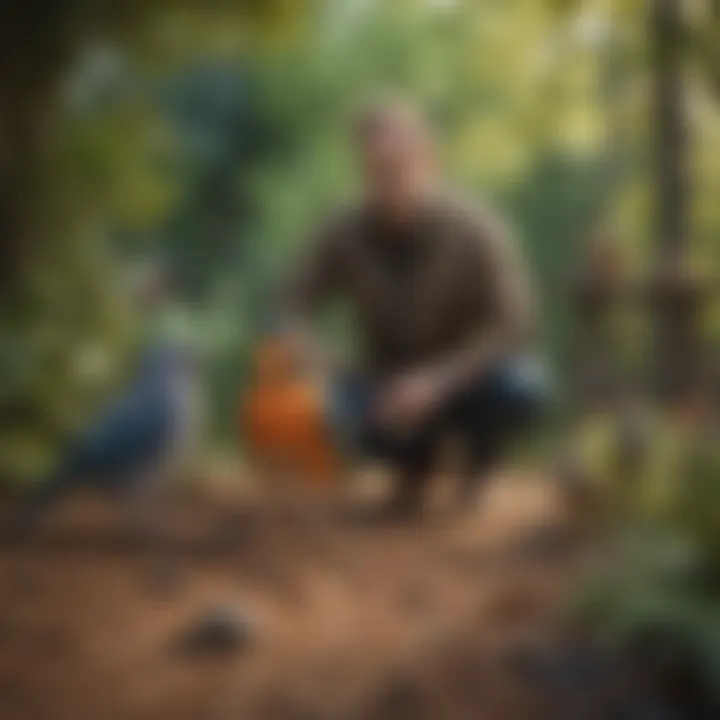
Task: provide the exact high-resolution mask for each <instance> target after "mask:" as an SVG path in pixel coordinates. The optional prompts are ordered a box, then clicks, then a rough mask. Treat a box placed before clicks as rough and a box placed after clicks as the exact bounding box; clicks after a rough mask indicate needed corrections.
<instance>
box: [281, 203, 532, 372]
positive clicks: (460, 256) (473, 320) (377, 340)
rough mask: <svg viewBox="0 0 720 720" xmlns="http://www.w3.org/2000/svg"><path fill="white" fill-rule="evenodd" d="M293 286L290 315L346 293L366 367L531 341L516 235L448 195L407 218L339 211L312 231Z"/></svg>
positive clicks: (385, 368)
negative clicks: (396, 221) (394, 222)
mask: <svg viewBox="0 0 720 720" xmlns="http://www.w3.org/2000/svg"><path fill="white" fill-rule="evenodd" d="M289 295H290V311H291V313H292V314H294V315H295V316H298V315H300V316H306V315H307V314H308V313H310V312H311V311H313V310H314V309H315V308H316V307H317V306H318V305H319V304H321V303H324V302H325V301H328V300H330V299H333V298H338V299H342V300H345V301H348V302H349V304H350V307H351V308H352V310H353V312H354V314H355V316H356V318H357V323H358V327H357V331H358V335H359V340H360V344H361V348H362V351H363V359H364V361H365V363H366V367H367V369H369V370H371V371H377V372H381V373H384V372H394V371H396V370H401V369H403V368H405V367H408V366H412V365H417V364H420V363H423V362H427V361H433V360H440V361H442V360H443V359H445V358H447V357H449V356H452V354H453V353H461V352H464V351H466V350H468V351H470V349H471V348H472V346H473V345H478V346H481V345H483V344H487V345H492V346H493V349H492V350H491V351H490V354H491V355H492V354H493V353H494V354H498V355H508V354H511V353H513V352H516V351H517V350H518V349H519V347H520V346H522V345H524V344H526V343H527V341H528V339H529V336H530V331H531V329H532V324H533V323H532V302H531V293H530V291H529V284H528V280H527V277H526V274H525V271H524V268H523V266H522V263H521V262H520V259H519V257H518V254H517V252H516V250H515V247H514V243H513V240H512V238H511V237H510V236H509V234H508V233H507V232H506V230H505V229H504V228H503V226H502V225H501V224H500V223H499V222H498V220H497V219H496V218H494V217H493V216H492V215H491V213H490V212H489V211H488V210H486V209H480V208H477V207H475V208H473V207H468V206H467V205H465V204H463V203H462V202H460V201H458V200H457V199H455V198H449V197H443V198H441V199H440V198H438V199H436V200H434V201H433V202H431V203H428V205H427V207H425V208H424V209H423V211H422V212H419V213H418V216H417V217H416V218H415V220H414V221H413V222H411V223H408V224H406V225H405V226H403V227H393V226H391V225H390V224H389V223H388V222H387V221H386V220H383V218H381V217H379V216H377V214H375V213H374V212H373V211H372V210H370V209H369V208H368V207H365V206H360V207H356V208H352V209H350V210H346V211H344V212H341V213H339V214H338V216H337V217H335V218H333V219H332V220H331V221H330V222H329V223H327V225H326V226H325V227H324V228H323V229H322V231H321V232H320V233H319V235H318V237H317V238H315V240H314V243H313V247H312V248H311V250H310V252H309V253H308V255H307V256H306V257H305V258H304V261H303V262H302V263H301V266H300V268H299V269H298V271H297V272H296V273H295V276H294V278H293V280H292V282H291V284H290V293H289Z"/></svg>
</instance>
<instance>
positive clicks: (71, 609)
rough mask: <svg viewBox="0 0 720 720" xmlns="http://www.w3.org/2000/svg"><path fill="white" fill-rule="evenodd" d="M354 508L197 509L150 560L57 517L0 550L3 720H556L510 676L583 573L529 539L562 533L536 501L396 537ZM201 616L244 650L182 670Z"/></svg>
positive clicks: (510, 493)
mask: <svg viewBox="0 0 720 720" xmlns="http://www.w3.org/2000/svg"><path fill="white" fill-rule="evenodd" d="M358 503H359V501H357V500H353V501H352V502H350V501H348V500H346V499H345V500H343V501H338V502H337V503H334V504H333V508H327V507H326V508H324V511H323V512H320V511H318V510H314V511H311V509H308V508H306V510H305V511H304V512H294V513H292V514H290V513H288V512H281V511H280V510H277V509H273V508H272V507H268V506H267V504H266V503H261V502H260V501H257V500H254V499H253V498H252V497H247V496H245V495H244V496H243V497H242V498H234V497H232V498H230V497H227V496H216V495H207V496H206V495H205V494H203V495H202V496H200V495H193V496H192V497H188V498H186V499H185V501H184V502H183V503H180V507H179V509H178V510H177V513H178V514H177V517H176V518H175V521H176V523H177V526H178V527H179V528H180V529H181V530H180V531H179V532H177V531H176V533H175V534H174V535H173V537H174V541H173V556H174V558H175V559H174V560H172V561H162V562H160V561H158V560H157V559H156V558H155V556H154V554H153V553H151V552H150V551H149V550H148V549H147V547H145V546H143V545H141V544H133V543H130V542H129V541H128V538H127V536H126V535H124V534H123V532H122V530H121V529H120V528H119V526H118V524H117V522H116V518H114V517H113V516H112V515H110V514H109V512H108V511H107V510H105V506H104V505H103V506H101V507H97V506H96V501H92V502H90V501H79V502H77V503H73V504H72V505H71V506H70V507H69V508H68V509H67V510H66V511H63V512H62V513H61V514H60V516H59V517H57V518H55V519H54V521H53V522H52V524H51V526H50V527H48V528H47V529H46V530H45V531H43V533H42V534H41V535H40V536H39V537H37V538H36V539H34V540H33V541H32V543H31V544H30V546H28V547H26V548H24V549H22V550H19V549H15V550H3V551H1V552H0V593H1V595H0V718H1V719H2V720H115V719H117V720H156V719H157V720H166V719H167V720H184V719H187V720H226V719H227V720H234V719H242V718H249V719H251V720H254V719H255V718H257V719H258V720H265V719H266V718H267V719H268V720H272V719H274V718H277V719H278V720H286V719H287V720H295V719H298V720H314V719H317V720H354V719H356V718H357V719H358V720H359V719H367V720H374V719H378V720H384V719H388V720H390V719H393V720H396V719H397V720H402V719H403V718H408V719H410V718H412V719H415V718H418V719H424V718H429V719H432V720H436V719H437V720H455V719H458V720H461V719H464V718H468V720H470V719H472V720H514V719H515V718H518V719H528V720H544V719H545V718H547V719H548V720H550V719H555V718H560V717H562V715H561V714H560V711H559V710H558V709H557V708H553V702H554V698H553V697H552V696H551V694H548V693H546V692H543V691H542V690H541V689H540V688H538V687H535V686H534V685H532V684H531V683H528V682H526V681H525V680H523V679H522V677H521V676H520V675H518V673H517V672H516V671H515V670H513V663H512V661H511V659H512V657H513V652H515V649H516V648H518V647H521V646H522V643H527V642H531V641H535V640H536V639H538V638H540V639H541V638H543V637H545V636H547V635H548V634H551V633H552V632H553V631H554V629H555V627H556V625H557V623H558V615H559V613H560V609H561V607H562V600H563V599H564V598H565V597H566V593H567V590H568V588H569V586H570V585H571V584H572V583H573V582H574V579H575V577H576V570H577V568H578V565H579V563H580V560H579V557H578V556H579V554H580V553H579V551H577V550H575V549H573V548H571V547H570V548H568V547H565V548H558V547H555V548H548V547H543V545H544V544H543V543H540V542H539V541H538V537H541V536H540V535H538V533H539V532H544V531H545V530H547V528H548V527H551V526H552V525H553V523H555V522H556V521H557V518H558V508H557V507H556V505H557V502H556V498H555V497H554V495H553V492H552V491H551V490H550V489H549V487H548V486H547V484H546V483H543V482H541V481H539V480H533V479H528V478H527V477H524V476H522V475H520V476H518V473H515V474H514V475H513V474H512V473H510V474H509V475H507V476H503V477H499V478H497V480H496V481H495V482H493V484H492V485H491V487H490V488H489V490H488V492H487V493H486V495H485V497H484V499H483V502H482V503H481V504H480V505H479V506H478V508H477V510H473V511H472V512H469V513H467V514H466V515H464V516H463V517H460V518H458V517H448V516H447V515H445V514H443V513H442V512H437V513H436V514H433V513H430V516H429V517H428V518H426V519H424V520H422V521H418V522H415V523H411V524H406V525H397V526H391V525H373V524H368V523H363V522H359V521H358V520H357V518H356V519H354V520H352V519H349V518H348V517H347V514H346V512H344V511H343V509H345V508H347V506H348V505H353V504H355V505H357V504H358ZM213 608H233V612H237V613H241V614H242V616H243V617H245V618H246V619H247V622H248V623H249V628H250V630H249V639H248V641H247V643H245V644H242V646H241V647H238V648H235V649H231V650H226V651H224V652H216V653H210V652H206V653H200V652H196V653H192V652H181V651H180V650H179V644H178V643H179V639H180V638H181V637H182V636H183V634H184V633H185V632H186V630H187V628H188V627H191V626H192V624H193V622H195V621H196V620H197V618H198V617H200V616H201V615H202V614H203V613H204V612H207V611H209V610H212V609H213ZM578 720H579V719H578Z"/></svg>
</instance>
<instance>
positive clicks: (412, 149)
mask: <svg viewBox="0 0 720 720" xmlns="http://www.w3.org/2000/svg"><path fill="white" fill-rule="evenodd" d="M357 145H358V150H359V155H360V160H361V164H362V170H363V176H364V186H365V192H364V197H363V199H362V201H361V202H360V203H358V205H357V206H356V207H352V208H350V209H349V210H345V211H343V212H341V213H339V214H338V216H337V217H335V218H333V219H332V220H331V221H330V222H329V223H327V225H326V226H325V227H324V228H323V229H322V230H321V232H320V233H319V236H318V238H317V239H316V240H315V242H314V247H313V248H312V249H311V251H310V252H309V254H308V255H307V257H306V258H305V259H304V261H303V263H302V264H301V267H300V268H299V270H298V271H297V272H296V273H295V275H294V277H293V280H292V282H291V283H290V292H289V311H290V314H291V317H292V320H293V322H294V326H295V327H296V328H298V329H300V332H299V333H298V336H299V337H301V338H303V339H304V341H305V346H306V347H307V340H308V339H309V340H310V347H311V349H312V350H313V351H314V353H315V354H316V356H317V355H318V343H317V342H316V341H315V339H314V338H313V336H312V333H309V332H308V328H309V325H308V323H307V321H308V320H309V319H310V316H311V315H312V313H313V312H315V311H316V310H317V309H319V308H320V306H321V305H322V304H324V303H327V302H329V301H331V300H333V299H336V298H337V299H342V300H345V301H347V302H348V303H349V304H350V306H351V307H352V310H353V311H354V316H355V318H356V323H357V327H356V330H357V335H358V338H359V340H360V345H361V348H362V355H361V358H360V359H361V363H362V365H361V368H359V370H358V372H356V373H355V374H354V376H353V377H351V378H346V379H345V380H344V381H343V382H341V383H340V389H339V391H338V393H339V395H338V398H339V407H340V411H341V413H343V414H344V423H345V424H347V422H348V420H349V421H350V422H351V423H352V424H354V425H355V426H356V427H359V436H358V437H359V439H360V445H361V449H362V451H363V452H365V453H367V454H370V455H372V456H376V457H378V458H381V459H383V460H385V461H388V462H389V463H391V464H392V465H393V466H394V467H395V468H396V469H397V470H398V472H399V485H398V491H397V493H396V494H395V495H394V497H393V498H392V501H391V503H390V506H389V509H390V510H391V511H392V512H393V513H403V514H407V513H415V512H416V511H418V510H419V509H420V507H421V503H422V499H423V490H424V487H425V485H426V481H427V478H428V476H429V475H430V474H431V471H432V469H433V461H434V459H435V456H436V452H437V448H438V444H439V442H440V440H441V439H442V438H443V437H445V436H446V435H455V436H457V437H459V438H460V439H461V440H462V441H463V443H464V445H465V447H466V454H467V460H468V467H467V472H466V473H465V477H466V480H465V482H464V483H463V485H464V488H465V489H466V491H467V492H466V493H465V495H466V496H467V495H468V494H470V493H471V491H472V489H473V488H474V487H475V484H476V479H477V478H479V477H482V476H483V475H485V474H486V473H487V471H488V470H489V469H490V468H491V467H492V466H493V465H494V464H495V462H496V461H497V460H498V459H499V458H500V457H501V455H502V453H503V451H504V450H505V449H506V447H507V446H508V444H509V442H510V441H511V440H512V439H513V438H515V437H516V436H517V435H518V432H519V431H520V430H521V429H522V428H524V427H525V426H526V425H527V423H528V421H529V420H530V419H531V417H532V416H533V414H534V411H535V410H536V408H537V405H538V403H539V400H540V395H541V386H540V378H539V376H538V374H537V372H536V368H534V367H533V366H532V364H531V362H530V358H531V357H532V343H533V324H534V322H533V301H532V296H531V293H530V291H529V286H528V282H527V278H526V276H525V272H524V269H523V267H522V264H521V262H520V260H519V258H518V256H517V254H516V251H515V248H514V247H513V244H512V240H511V238H510V237H509V236H508V234H507V232H506V231H505V230H504V228H503V227H502V226H501V224H500V223H499V222H498V221H497V220H496V219H494V218H492V217H491V215H490V214H489V212H488V211H487V210H481V209H478V208H473V207H469V206H468V205H467V204H464V203H462V202H460V201H458V200H457V199H455V198H452V197H451V196H449V195H448V194H447V193H445V192H444V191H443V190H442V189H441V187H440V186H439V183H438V176H437V166H436V157H435V148H434V144H433V138H432V134H431V132H430V129H429V127H428V124H427V123H426V122H425V121H424V119H423V118H422V117H421V115H420V114H419V113H417V112H416V111H415V110H414V109H412V108H411V107H407V106H404V105H401V104H398V103H388V104H381V105H377V106H375V107H372V108H371V109H369V110H367V111H366V112H365V113H363V114H362V116H361V118H360V119H359V122H358V127H357Z"/></svg>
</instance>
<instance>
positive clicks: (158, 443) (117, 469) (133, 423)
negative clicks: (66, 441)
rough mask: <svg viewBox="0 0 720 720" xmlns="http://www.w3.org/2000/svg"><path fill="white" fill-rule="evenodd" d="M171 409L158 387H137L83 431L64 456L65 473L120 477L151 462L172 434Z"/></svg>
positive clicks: (121, 397)
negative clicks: (65, 460) (65, 456)
mask: <svg viewBox="0 0 720 720" xmlns="http://www.w3.org/2000/svg"><path fill="white" fill-rule="evenodd" d="M172 425H173V407H172V403H171V398H170V396H169V393H168V392H167V391H166V390H165V389H163V388H161V387H153V386H149V387H145V386H142V385H141V386H137V387H134V388H131V389H130V390H129V391H127V392H126V393H125V394H123V395H122V396H120V397H119V398H118V399H117V401H116V402H115V403H114V404H112V405H111V406H110V407H109V408H108V409H107V410H106V411H105V412H103V413H101V414H100V415H99V416H98V417H97V418H96V419H95V420H94V421H93V422H91V423H90V425H89V426H88V427H87V429H86V430H85V432H83V433H82V434H81V435H80V436H79V438H78V439H77V440H76V442H75V443H74V444H73V446H72V447H71V449H70V452H69V453H68V455H67V467H66V472H67V473H76V474H79V475H123V474H127V473H132V472H135V471H136V469H137V468H139V467H141V466H142V465H143V464H144V463H146V462H151V461H152V460H153V459H155V458H156V457H157V456H158V455H159V454H161V453H162V452H163V449H164V447H165V445H166V443H167V440H168V437H169V435H170V434H171V432H172Z"/></svg>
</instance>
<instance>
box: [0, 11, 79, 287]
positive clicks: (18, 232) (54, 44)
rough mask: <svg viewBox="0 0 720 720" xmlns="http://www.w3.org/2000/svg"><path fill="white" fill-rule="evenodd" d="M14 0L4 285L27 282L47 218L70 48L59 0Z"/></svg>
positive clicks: (2, 187)
mask: <svg viewBox="0 0 720 720" xmlns="http://www.w3.org/2000/svg"><path fill="white" fill-rule="evenodd" d="M40 5H41V6H42V7H41V8H38V6H37V5H36V4H35V3H31V2H27V0H25V1H24V2H23V1H22V0H8V1H7V2H6V3H3V4H2V7H1V8H0V68H1V69H2V75H1V76H0V292H1V293H2V295H3V297H5V298H7V297H8V295H12V293H13V290H15V289H18V288H19V287H21V286H22V278H23V275H24V272H25V270H26V267H27V266H26V260H27V258H28V254H29V253H30V251H31V249H32V245H33V242H34V237H35V233H36V230H37V227H38V225H39V221H40V219H41V218H42V207H41V205H42V196H43V193H42V192H41V185H42V180H43V172H42V171H43V161H44V158H45V151H46V149H47V148H46V144H47V142H48V141H49V140H51V139H52V129H53V122H54V117H53V109H54V107H55V94H56V88H57V85H58V80H59V78H60V77H61V73H62V70H63V69H64V67H65V63H66V60H67V58H68V56H69V52H68V49H69V43H68V42H67V31H66V29H67V27H68V26H67V21H68V19H69V18H68V15H71V13H70V12H66V11H67V10H68V9H67V8H65V7H63V3H62V2H61V0H45V2H44V3H40Z"/></svg>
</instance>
